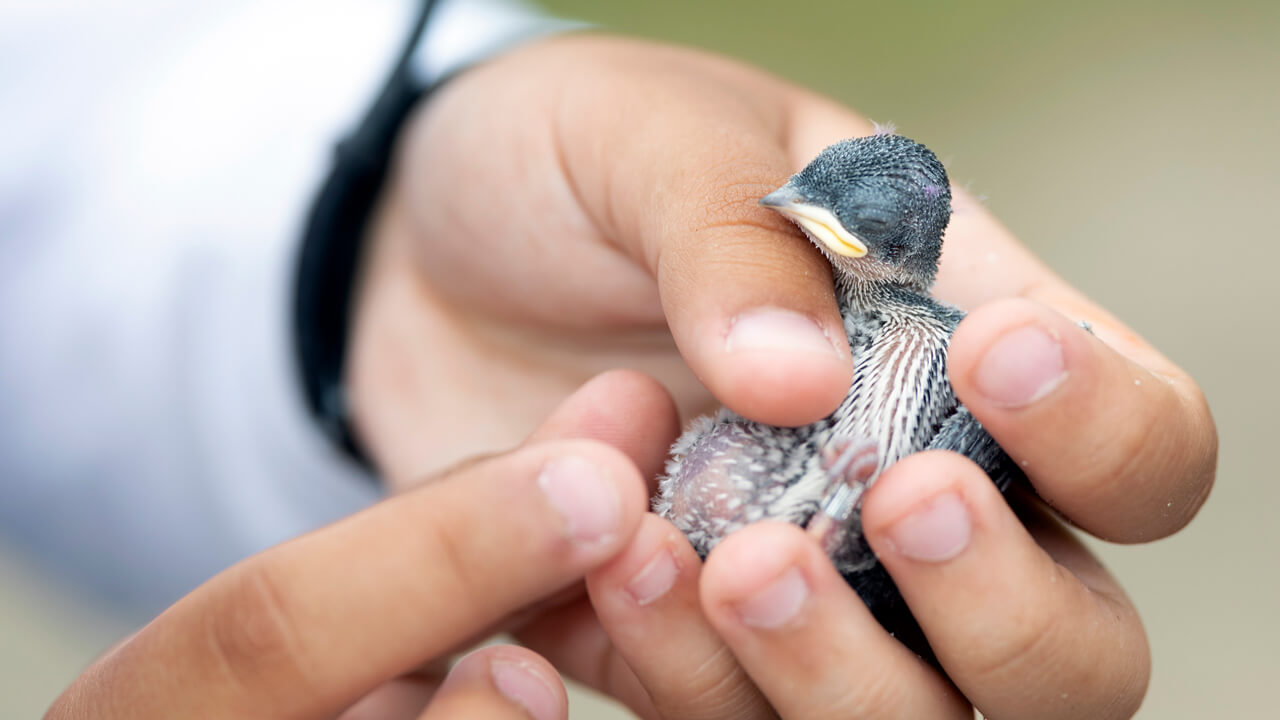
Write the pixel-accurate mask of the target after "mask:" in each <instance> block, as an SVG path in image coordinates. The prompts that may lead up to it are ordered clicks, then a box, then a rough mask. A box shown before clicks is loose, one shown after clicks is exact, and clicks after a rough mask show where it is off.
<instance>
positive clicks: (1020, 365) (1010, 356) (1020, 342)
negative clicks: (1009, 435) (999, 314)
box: [974, 325, 1067, 408]
mask: <svg viewBox="0 0 1280 720" xmlns="http://www.w3.org/2000/svg"><path fill="white" fill-rule="evenodd" d="M1066 377H1067V366H1066V362H1065V361H1064V360H1063V357H1062V345H1061V344H1060V343H1059V342H1058V340H1057V339H1056V338H1054V337H1053V336H1051V335H1050V334H1049V333H1048V332H1047V331H1046V330H1045V329H1044V328H1042V327H1040V326H1038V325H1026V326H1024V327H1020V328H1018V329H1016V330H1012V331H1010V332H1008V333H1005V335H1004V337H1002V338H1000V339H999V340H997V341H996V343H995V344H994V345H992V346H991V348H990V349H989V350H987V354H986V355H985V356H983V358H982V361H981V362H980V363H978V370H977V372H976V374H975V375H974V383H975V384H976V385H977V387H978V392H980V393H982V394H983V396H985V397H986V398H987V399H988V400H990V401H992V402H994V403H997V404H1000V405H1003V406H1005V407H1013V408H1016V407H1023V406H1026V405H1030V404H1031V403H1033V402H1035V401H1036V400H1039V399H1040V398H1042V397H1044V396H1045V395H1048V394H1049V393H1050V392H1051V391H1052V390H1053V389H1054V388H1055V387H1057V386H1058V385H1060V384H1061V383H1062V381H1063V380H1064V379H1065V378H1066Z"/></svg>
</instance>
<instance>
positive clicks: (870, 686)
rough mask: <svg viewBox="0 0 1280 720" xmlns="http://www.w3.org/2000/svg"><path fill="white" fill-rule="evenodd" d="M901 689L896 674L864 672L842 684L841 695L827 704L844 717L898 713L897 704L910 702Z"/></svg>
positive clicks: (896, 715)
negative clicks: (855, 680) (856, 679)
mask: <svg viewBox="0 0 1280 720" xmlns="http://www.w3.org/2000/svg"><path fill="white" fill-rule="evenodd" d="M882 667H885V668H887V667H888V665H885V666H882ZM903 689H904V686H903V683H902V682H901V680H900V678H898V677H897V676H896V675H895V674H893V673H891V672H880V671H878V672H865V673H863V675H862V677H861V678H859V680H858V682H857V683H849V684H847V685H845V686H843V687H842V688H841V690H840V692H841V695H840V696H839V697H838V698H836V699H835V701H834V702H833V703H831V704H830V705H829V707H831V708H835V709H838V710H839V713H840V714H841V715H843V716H845V717H857V718H896V717H901V715H900V713H901V708H903V707H904V706H909V705H910V702H909V701H908V699H907V698H906V697H904V696H903V695H904V693H903Z"/></svg>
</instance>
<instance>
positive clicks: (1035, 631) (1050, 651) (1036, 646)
mask: <svg viewBox="0 0 1280 720" xmlns="http://www.w3.org/2000/svg"><path fill="white" fill-rule="evenodd" d="M1053 572H1055V573H1058V574H1059V575H1069V574H1070V573H1069V572H1068V571H1067V570H1065V569H1064V568H1062V567H1061V566H1059V565H1055V566H1054V570H1053ZM1071 581H1073V580H1072V579H1071V578H1066V577H1060V578H1058V579H1057V583H1067V582H1071ZM1025 607H1026V609H1025V610H1024V611H1023V612H1021V613H1018V614H1016V615H1014V616H1012V617H1008V618H1005V619H1004V620H1003V621H1002V622H1001V625H1002V627H1003V628H1004V631H1003V632H992V633H989V634H987V635H986V636H985V637H977V638H973V642H972V643H971V644H970V647H971V648H973V649H974V650H973V652H974V655H973V657H972V658H971V659H970V660H969V661H968V662H967V665H968V671H967V673H966V674H971V676H972V677H974V678H977V679H978V682H981V683H988V682H990V683H997V682H1017V681H1019V680H1021V679H1024V678H1025V677H1027V676H1031V675H1033V674H1034V673H1035V670H1036V669H1039V668H1044V667H1046V666H1049V665H1052V664H1054V663H1053V659H1054V658H1055V657H1056V653H1057V652H1058V649H1059V648H1061V647H1062V646H1063V645H1064V642H1065V639H1064V637H1063V636H1062V632H1063V630H1062V626H1061V624H1060V623H1059V614H1058V613H1056V612H1050V611H1049V609H1048V605H1047V604H1045V603H1035V604H1030V605H1028V606H1025Z"/></svg>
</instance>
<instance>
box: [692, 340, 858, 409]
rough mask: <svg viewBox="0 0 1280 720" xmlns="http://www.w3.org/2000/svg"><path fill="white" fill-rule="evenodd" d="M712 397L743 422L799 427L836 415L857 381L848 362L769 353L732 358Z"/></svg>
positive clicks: (713, 385) (725, 362)
mask: <svg viewBox="0 0 1280 720" xmlns="http://www.w3.org/2000/svg"><path fill="white" fill-rule="evenodd" d="M720 364H721V370H720V372H719V373H718V381H717V382H714V383H709V385H710V389H711V391H712V393H713V394H714V395H715V396H716V397H717V398H718V399H720V400H721V402H723V403H724V404H725V405H726V406H727V407H729V408H730V409H731V410H733V411H734V412H736V413H738V414H739V415H742V416H743V417H746V418H750V419H751V420H755V421H757V422H761V423H765V424H767V425H777V426H780V427H799V426H801V425H807V424H809V423H812V422H814V421H816V420H819V419H821V418H824V417H826V416H827V415H830V414H831V413H832V412H834V411H835V409H836V408H837V407H838V406H839V405H840V403H841V401H843V400H844V398H845V395H846V394H848V391H849V383H850V382H851V381H852V379H853V365H852V363H851V362H850V361H849V360H848V359H847V358H838V357H835V356H831V357H821V356H817V355H816V354H812V355H808V356H801V355H800V354H799V353H790V354H783V353H777V352H770V351H764V350H749V351H739V352H735V353H732V354H729V353H726V354H725V356H724V357H723V358H720Z"/></svg>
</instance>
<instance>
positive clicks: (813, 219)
mask: <svg viewBox="0 0 1280 720" xmlns="http://www.w3.org/2000/svg"><path fill="white" fill-rule="evenodd" d="M760 204H761V205H763V206H765V207H768V208H772V209H773V210H775V211H777V212H779V213H781V214H782V215H784V216H785V217H787V218H788V219H789V220H791V221H792V222H794V223H795V224H796V225H798V226H799V227H800V229H801V230H803V231H804V233H805V235H807V236H808V238H809V239H810V240H811V241H812V242H813V244H814V245H816V246H817V248H818V249H819V250H820V251H821V252H822V253H823V255H825V256H826V258H827V260H829V261H830V263H831V267H832V271H833V272H832V274H833V276H834V279H835V290H836V298H837V301H838V303H839V307H840V313H841V315H842V316H843V317H844V327H845V332H846V333H847V335H848V340H849V349H850V351H851V352H852V354H853V363H854V377H853V383H852V384H851V385H850V386H849V392H848V394H847V395H846V397H845V399H844V401H843V402H841V403H840V406H839V407H838V408H836V410H835V412H833V413H831V415H829V416H827V417H825V418H823V419H822V420H819V421H818V422H815V423H813V424H812V425H806V426H803V427H796V428H780V427H773V426H769V425H762V424H760V423H756V422H752V421H750V420H747V419H746V418H744V417H742V416H741V415H738V414H736V413H734V412H733V411H731V410H729V409H727V408H725V409H722V410H720V412H719V413H718V414H717V415H716V416H715V417H714V418H712V417H702V418H698V419H697V420H695V421H694V422H693V424H692V425H691V426H690V427H689V429H688V430H686V431H685V433H684V435H682V436H681V437H680V439H679V440H677V441H676V444H675V445H674V446H673V447H672V451H671V458H670V460H669V461H668V463H667V467H666V476H665V477H664V478H663V479H662V482H661V484H660V491H659V496H658V497H657V498H656V499H655V501H654V507H655V510H656V511H657V512H658V514H660V515H662V516H664V517H666V518H668V519H670V520H671V521H672V522H673V523H675V525H676V526H677V527H679V528H680V530H681V531H683V532H684V533H685V535H686V536H688V538H689V540H690V542H691V543H692V544H693V546H694V548H695V549H696V550H697V551H698V553H699V554H700V555H703V556H704V557H705V556H706V554H707V553H708V552H710V550H711V548H713V547H714V546H715V545H716V543H718V542H719V541H720V540H721V539H723V538H724V537H725V536H726V535H728V534H729V533H731V532H733V531H734V530H737V529H739V528H741V527H743V526H744V525H746V524H748V523H752V522H755V521H757V520H764V519H773V520H783V521H787V522H792V523H796V524H799V525H806V524H807V525H809V526H810V528H813V527H814V523H815V522H816V521H818V520H822V521H824V522H825V525H826V527H824V528H823V530H822V531H821V532H822V537H821V538H820V539H822V540H823V541H824V544H825V545H826V549H827V550H828V552H829V553H830V554H831V556H832V559H833V561H834V562H835V564H836V567H837V569H838V570H839V571H840V573H841V574H842V575H843V576H844V578H845V579H846V580H847V581H848V582H849V584H850V585H851V586H852V587H853V588H854V589H855V590H856V591H857V592H858V594H859V595H860V596H861V597H862V599H863V601H864V602H866V603H867V605H868V607H869V608H870V609H871V611H872V612H873V613H874V614H875V616H876V617H877V619H879V620H880V622H881V624H883V625H884V626H885V627H886V629H888V630H890V631H891V632H895V633H897V634H898V636H899V638H900V639H902V640H903V641H904V642H906V643H907V644H908V645H909V646H911V647H913V648H914V649H916V650H917V652H922V653H928V649H927V645H925V644H924V641H923V636H922V635H920V633H919V628H918V627H917V626H916V625H915V622H914V619H913V618H912V617H911V615H910V612H909V611H908V610H907V608H906V606H905V604H904V603H903V601H902V598H901V596H900V595H899V594H898V591H897V588H896V587H895V586H894V585H893V581H892V580H891V579H890V578H889V575H888V573H886V572H885V571H884V569H883V567H881V565H880V564H879V563H878V562H877V560H876V558H875V555H874V554H873V553H872V552H871V549H870V547H869V546H868V545H867V543H866V541H865V540H864V538H863V537H862V533H861V524H860V520H859V513H858V510H857V501H858V498H859V496H860V494H861V490H863V489H865V487H866V486H868V485H870V484H871V483H872V482H874V480H875V477H876V476H877V475H878V474H879V472H880V471H882V470H883V469H884V468H886V467H888V466H889V465H891V464H893V463H894V462H896V461H898V460H899V459H901V458H903V457H905V456H906V455H909V454H911V453H913V452H917V451H920V450H926V449H943V450H954V451H956V452H959V453H962V454H964V455H966V456H968V457H969V458H970V459H972V460H973V461H974V462H976V463H977V464H978V465H980V466H981V467H982V468H983V469H984V470H986V471H987V473H988V474H989V475H990V476H991V478H992V480H993V481H994V482H995V483H996V485H997V486H998V487H999V488H1000V489H1001V490H1003V489H1004V488H1005V487H1006V486H1007V485H1008V484H1009V482H1010V480H1012V479H1014V478H1015V477H1018V476H1020V475H1021V472H1020V470H1019V468H1018V466H1017V464H1016V463H1013V462H1012V461H1011V460H1010V459H1009V457H1008V456H1007V455H1006V454H1005V453H1004V452H1003V451H1002V450H1001V449H1000V447H999V446H998V445H997V444H996V443H995V441H994V440H992V438H991V436H990V435H988V434H987V432H986V431H985V430H984V429H983V428H982V426H981V425H980V424H979V423H978V421H977V420H975V419H974V417H973V416H972V415H971V414H969V412H968V410H966V409H965V408H964V406H962V405H960V404H959V402H958V401H957V400H956V397H955V393H954V392H953V391H952V389H951V384H950V383H949V382H948V380H947V368H946V358H947V345H948V342H949V340H950V338H951V333H952V332H953V331H954V330H955V328H956V325H957V324H958V323H959V322H960V320H961V318H962V317H964V314H963V313H962V312H961V311H959V310H957V309H955V308H953V307H950V306H947V305H944V304H942V303H940V302H938V301H937V300H934V299H933V298H932V297H930V295H929V288H930V287H931V286H932V285H933V281H934V276H935V275H936V274H937V270H938V258H939V256H940V254H941V252H942V234H943V231H944V230H945V229H946V226H947V222H948V221H949V220H950V217H951V190H950V185H949V183H948V180H947V173H946V170H944V169H943V167H942V163H940V162H939V161H938V159H937V157H936V156H934V154H933V152H931V151H930V150H929V149H928V148H926V147H925V146H923V145H921V144H919V143H917V142H915V141H913V140H909V139H907V138H904V137H901V136H899V135H892V134H878V135H874V136H871V137H862V138H854V139H851V140H845V141H843V142H840V143H837V144H835V145H832V146H831V147H828V148H826V149H825V150H823V151H822V152H821V153H820V154H819V155H818V156H817V158H815V159H814V160H813V162H811V163H809V165H808V166H807V167H805V168H804V169H803V170H801V171H800V172H799V173H797V174H796V175H795V176H793V177H792V178H791V179H790V180H788V181H787V183H786V184H785V185H783V186H782V187H781V188H779V189H778V190H776V191H774V192H772V193H770V194H768V195H766V196H765V197H764V198H762V199H761V200H760ZM833 525H834V530H835V531H834V533H833V532H832V526H833Z"/></svg>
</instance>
